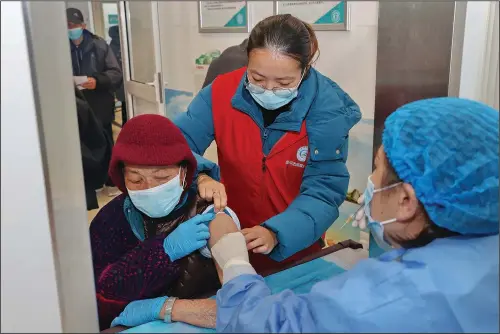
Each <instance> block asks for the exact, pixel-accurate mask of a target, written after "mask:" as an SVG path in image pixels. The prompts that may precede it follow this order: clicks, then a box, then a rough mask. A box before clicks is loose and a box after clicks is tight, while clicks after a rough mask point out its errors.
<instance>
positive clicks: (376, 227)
mask: <svg viewBox="0 0 500 334" xmlns="http://www.w3.org/2000/svg"><path fill="white" fill-rule="evenodd" d="M399 184H401V182H399V183H396V184H391V185H390V186H387V187H383V188H379V189H375V185H374V184H373V182H372V179H371V175H370V176H368V184H367V186H366V189H365V193H364V196H365V216H366V219H367V220H368V228H369V229H370V232H371V234H372V236H373V239H374V240H375V242H376V243H377V245H378V246H379V247H380V248H382V249H383V250H390V249H391V248H392V246H391V244H389V243H388V242H387V241H386V240H385V238H384V225H387V224H390V223H394V222H395V221H396V218H393V219H388V220H384V221H381V222H378V221H376V220H374V219H373V218H372V216H371V209H370V202H371V201H372V199H373V194H375V193H379V192H381V191H384V190H387V189H391V188H394V187H395V186H397V185H399Z"/></svg>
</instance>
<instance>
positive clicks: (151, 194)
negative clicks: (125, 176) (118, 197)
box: [127, 169, 186, 218]
mask: <svg viewBox="0 0 500 334" xmlns="http://www.w3.org/2000/svg"><path fill="white" fill-rule="evenodd" d="M180 180H181V177H180V169H179V174H177V176H176V177H174V178H173V179H172V180H170V181H168V182H167V183H164V184H161V185H159V186H157V187H154V188H150V189H145V190H130V189H128V188H127V190H128V195H129V196H130V200H132V203H133V204H134V206H135V207H136V208H137V209H138V210H140V211H141V212H143V213H144V214H146V215H148V216H149V217H151V218H161V217H165V216H168V215H169V214H170V213H171V212H172V211H173V210H174V208H175V206H176V205H177V204H178V203H179V201H180V199H181V196H182V193H183V192H184V184H185V181H186V175H184V181H182V185H181V182H180Z"/></svg>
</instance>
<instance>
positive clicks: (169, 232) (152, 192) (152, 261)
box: [90, 115, 237, 329]
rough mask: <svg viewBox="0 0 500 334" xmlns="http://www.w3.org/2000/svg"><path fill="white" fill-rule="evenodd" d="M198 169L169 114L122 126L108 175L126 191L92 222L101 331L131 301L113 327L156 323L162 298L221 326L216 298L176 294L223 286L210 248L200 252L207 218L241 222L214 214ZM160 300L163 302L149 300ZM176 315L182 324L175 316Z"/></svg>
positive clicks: (210, 324)
mask: <svg viewBox="0 0 500 334" xmlns="http://www.w3.org/2000/svg"><path fill="white" fill-rule="evenodd" d="M198 159H199V161H205V163H206V164H205V165H204V166H201V168H202V169H203V170H211V171H212V174H211V175H213V176H214V177H216V174H218V167H217V166H216V165H215V164H214V163H211V162H209V161H207V160H203V158H201V157H198ZM196 169H197V160H196V159H195V157H194V155H193V153H192V152H191V150H190V149H189V146H188V144H187V142H186V140H185V139H184V137H183V136H182V133H181V132H180V130H179V129H178V128H177V127H176V126H175V125H174V124H173V123H172V122H171V121H170V120H169V119H168V118H166V117H163V116H160V115H140V116H137V117H134V118H132V119H131V120H130V121H128V122H127V124H125V126H124V127H123V128H122V130H121V132H120V134H119V136H118V139H117V141H116V144H115V146H114V148H113V153H112V158H111V163H110V167H109V175H110V177H111V179H112V180H113V182H114V184H116V185H117V186H118V188H119V189H120V190H121V191H122V192H123V194H122V195H120V196H118V197H116V198H114V199H113V200H112V201H111V202H109V203H108V204H107V205H106V206H105V207H104V208H102V209H101V211H100V212H99V213H98V214H97V216H96V217H95V218H94V220H93V221H92V223H91V225H90V242H91V249H92V260H93V266H94V275H95V284H96V294H97V306H98V311H99V324H100V328H101V329H105V328H108V327H109V326H110V324H111V321H112V320H113V319H114V318H115V317H117V316H118V315H119V314H120V312H122V311H124V308H125V307H126V306H127V305H128V304H129V303H130V302H133V301H137V302H136V303H132V304H130V305H129V307H128V308H127V309H125V311H124V313H123V314H122V315H121V316H120V317H119V318H117V319H116V321H114V322H113V326H116V325H124V326H137V325H140V324H142V323H144V322H148V321H152V320H155V319H157V318H158V316H159V314H160V308H161V307H162V305H163V304H164V303H166V304H169V303H170V306H173V310H174V311H176V312H180V314H183V313H186V314H188V315H189V314H190V317H191V318H190V319H194V320H190V321H186V322H188V323H191V324H194V325H197V326H204V327H213V326H215V304H214V301H213V300H200V301H196V302H192V303H186V302H184V301H179V303H178V302H177V301H176V299H175V297H178V298H179V299H186V298H188V299H191V298H200V297H206V295H207V294H208V295H209V296H210V295H212V294H213V293H215V291H216V290H217V288H219V287H220V282H219V277H218V274H217V271H216V269H215V265H214V263H213V261H212V259H210V258H207V257H206V256H208V257H210V253H209V252H208V250H205V253H204V254H205V255H202V253H200V252H198V250H200V249H201V252H203V248H204V247H205V245H206V243H207V240H208V238H209V236H210V234H209V229H208V227H207V223H208V222H209V221H211V220H229V221H231V222H232V223H233V224H234V221H237V217H236V216H235V215H234V213H232V211H228V210H229V209H228V208H227V209H226V211H224V212H225V214H217V216H216V215H215V213H214V210H213V207H211V206H210V203H207V202H206V201H204V200H202V199H201V198H200V197H199V196H198V195H197V189H196V185H194V186H193V187H192V183H193V182H192V181H193V178H194V177H195V173H196ZM202 213H203V214H202ZM207 253H208V255H207ZM166 296H168V297H166ZM155 297H158V298H160V299H154V300H152V299H151V298H155ZM142 299H148V300H142ZM183 305H184V306H183ZM176 308H177V310H176ZM162 310H164V309H163V308H162ZM182 310H183V311H182ZM181 311H182V312H181ZM205 311H206V312H209V314H205V315H206V316H207V317H204V316H203V312H205ZM196 312H201V313H196ZM210 312H212V313H210ZM150 316H153V318H150ZM197 317H199V319H198V320H196V318H197ZM166 319H167V320H169V319H170V318H169V317H168V316H167V318H166ZM171 319H172V320H174V321H184V320H182V319H180V318H175V317H174V313H172V318H171ZM188 319H189V317H188ZM204 321H205V322H204Z"/></svg>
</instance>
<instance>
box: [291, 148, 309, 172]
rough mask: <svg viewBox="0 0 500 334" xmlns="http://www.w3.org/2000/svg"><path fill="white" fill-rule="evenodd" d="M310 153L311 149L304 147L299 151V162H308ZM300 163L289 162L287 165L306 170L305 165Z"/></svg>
mask: <svg viewBox="0 0 500 334" xmlns="http://www.w3.org/2000/svg"><path fill="white" fill-rule="evenodd" d="M308 152H309V149H308V148H307V146H302V147H301V148H299V149H298V150H297V160H298V161H300V162H305V161H306V160H307V153H308ZM300 162H295V161H290V160H287V161H286V164H287V165H291V166H294V167H299V168H306V166H305V165H304V164H301V163H300Z"/></svg>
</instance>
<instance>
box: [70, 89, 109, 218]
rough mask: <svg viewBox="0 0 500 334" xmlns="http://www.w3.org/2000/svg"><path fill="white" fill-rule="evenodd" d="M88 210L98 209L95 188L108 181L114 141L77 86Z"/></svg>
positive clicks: (76, 96) (76, 93)
mask: <svg viewBox="0 0 500 334" xmlns="http://www.w3.org/2000/svg"><path fill="white" fill-rule="evenodd" d="M75 99H76V111H77V115H78V130H79V134H80V149H81V153H82V165H83V179H84V184H85V198H86V200H87V210H93V209H97V208H98V207H99V205H98V203H97V196H96V193H95V190H96V189H97V188H100V187H102V185H103V184H104V182H106V178H107V174H108V165H109V160H110V159H111V148H112V142H111V138H109V136H108V134H107V133H106V132H105V131H104V129H103V127H102V125H101V123H100V122H99V120H98V119H97V117H96V116H95V115H94V112H93V111H92V109H91V108H90V106H89V104H88V103H87V101H86V100H85V97H84V96H83V94H82V92H81V91H80V90H78V89H77V88H76V87H75Z"/></svg>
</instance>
